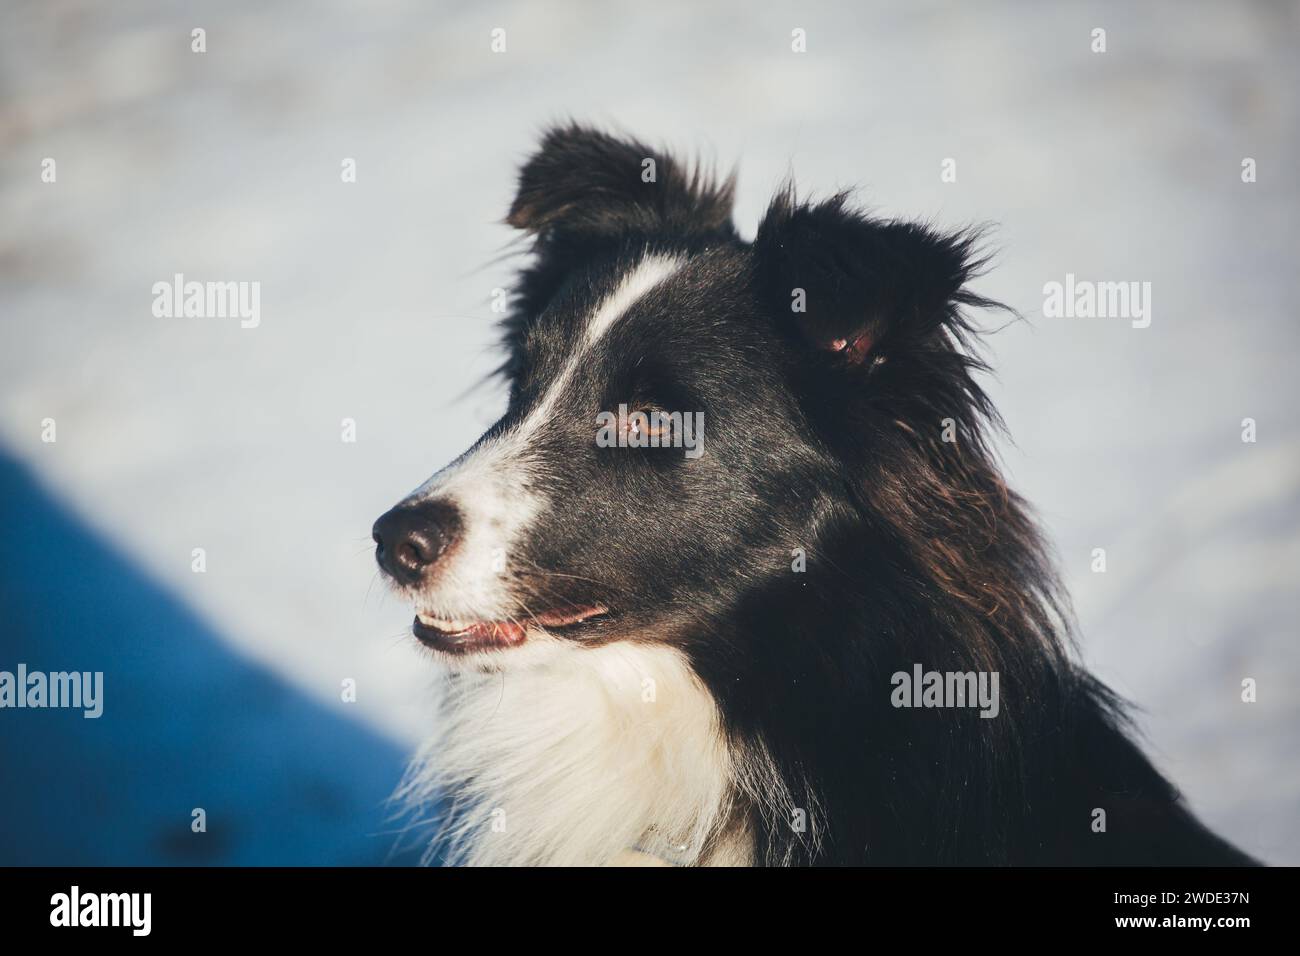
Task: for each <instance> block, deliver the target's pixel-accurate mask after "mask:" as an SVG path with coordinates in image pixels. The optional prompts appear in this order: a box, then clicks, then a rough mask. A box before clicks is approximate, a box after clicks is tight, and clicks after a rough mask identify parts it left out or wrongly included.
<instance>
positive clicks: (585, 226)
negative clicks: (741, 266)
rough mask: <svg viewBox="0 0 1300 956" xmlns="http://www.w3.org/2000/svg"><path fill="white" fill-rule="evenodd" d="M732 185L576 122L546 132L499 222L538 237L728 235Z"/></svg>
mask: <svg viewBox="0 0 1300 956" xmlns="http://www.w3.org/2000/svg"><path fill="white" fill-rule="evenodd" d="M734 187H735V183H734V181H733V179H727V180H725V181H723V182H721V183H715V182H714V181H713V180H712V179H711V178H710V177H709V176H707V175H706V174H705V173H703V172H702V171H700V170H699V169H694V168H692V167H691V166H690V165H689V164H687V163H682V162H679V161H678V160H676V159H675V158H673V157H672V156H669V155H666V154H664V153H660V152H657V151H655V150H653V149H650V148H649V147H647V146H645V145H643V144H641V143H638V142H636V141H635V140H630V139H623V138H620V137H617V136H611V135H610V134H608V133H604V132H601V131H600V130H596V129H592V128H590V127H586V126H579V125H577V124H573V125H568V126H559V127H555V128H553V129H551V130H549V131H548V132H547V133H546V134H545V136H543V138H542V143H541V146H540V147H539V148H538V150H537V152H536V153H534V154H533V155H532V157H531V158H530V159H529V160H528V162H527V163H525V164H524V167H523V169H522V170H521V171H520V173H519V191H518V193H517V194H516V195H515V200H514V202H513V203H512V204H511V206H510V214H509V215H508V216H507V217H506V222H507V223H509V224H510V225H512V226H514V227H515V228H517V229H522V230H524V231H526V232H529V233H532V234H534V235H536V236H538V238H539V239H541V240H546V241H554V240H560V241H563V240H572V241H575V242H577V243H581V242H582V241H584V240H598V241H607V240H610V239H617V238H620V237H625V236H629V235H654V234H662V233H668V234H672V235H674V236H678V237H680V236H690V235H697V236H708V235H724V236H731V235H733V234H734V228H733V227H732V224H731V204H732V193H733V192H734Z"/></svg>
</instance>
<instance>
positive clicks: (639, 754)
mask: <svg viewBox="0 0 1300 956" xmlns="http://www.w3.org/2000/svg"><path fill="white" fill-rule="evenodd" d="M734 183H735V177H734V175H733V176H732V177H730V178H728V179H725V180H720V179H719V178H717V177H716V176H713V175H710V174H709V173H707V172H706V171H703V170H701V169H700V168H699V167H698V166H692V165H690V164H686V163H683V162H679V161H678V160H677V159H675V158H674V157H673V156H671V155H668V154H665V153H663V152H660V151H656V150H654V149H651V148H649V147H647V146H645V145H643V144H641V143H638V142H636V141H634V140H632V139H628V138H623V137H621V136H618V135H612V134H609V133H606V132H604V131H600V130H597V129H593V128H588V127H584V126H581V125H576V124H568V125H561V126H557V127H553V128H551V129H549V130H548V131H547V132H546V133H545V135H544V136H543V138H542V141H541V145H540V147H539V149H538V150H537V151H536V153H535V154H534V155H533V156H532V157H531V158H530V159H529V160H528V161H527V162H526V164H525V165H524V166H523V168H522V171H521V173H520V176H519V182H518V192H517V195H516V196H515V199H514V201H513V203H512V205H511V207H510V211H509V215H508V217H507V220H506V221H507V222H508V223H509V224H510V225H511V226H514V227H515V228H517V229H519V230H521V231H522V232H523V234H524V235H525V237H527V240H528V241H529V242H530V247H529V256H530V258H529V260H528V263H527V265H526V266H525V267H524V268H523V269H522V270H521V273H520V276H519V281H518V285H517V289H516V292H515V295H514V297H513V299H512V300H511V308H510V311H509V313H508V315H507V317H506V321H505V322H504V327H503V331H504V340H505V355H506V358H505V361H504V363H503V364H502V366H501V368H500V373H501V375H502V377H503V378H504V380H505V381H506V382H507V383H508V385H509V404H508V407H507V410H506V412H505V414H504V415H503V416H502V417H501V419H500V420H499V421H498V422H497V423H496V424H495V425H493V426H492V427H491V428H490V429H488V431H487V432H486V434H484V435H483V437H482V438H480V439H479V440H478V441H477V442H476V443H475V444H474V445H473V446H472V447H471V448H470V449H469V450H468V451H466V452H465V453H464V454H463V455H462V456H461V457H460V458H458V459H457V460H456V461H454V462H453V463H451V464H450V465H449V466H447V467H446V468H445V469H443V470H442V471H440V472H438V473H437V474H435V475H434V476H433V477H432V478H430V479H429V480H428V481H426V482H425V483H424V484H423V485H421V486H420V487H419V488H418V489H417V490H416V491H415V492H413V493H412V494H411V495H409V496H408V497H407V498H405V499H404V500H403V501H401V502H400V503H399V504H398V505H397V506H396V507H394V508H393V509H392V510H390V511H388V512H387V513H385V514H384V515H383V516H382V517H380V518H379V520H378V521H377V522H376V523H375V526H374V540H375V542H376V556H377V560H378V563H379V565H380V567H381V568H382V570H383V572H384V573H385V575H386V576H387V577H388V578H389V579H390V580H391V583H392V585H393V587H394V588H395V589H396V590H397V592H398V593H400V594H401V595H402V596H403V597H404V598H407V599H409V600H410V601H411V602H412V603H413V605H414V607H415V609H416V611H417V614H416V617H415V619H414V622H413V625H412V629H413V633H414V636H415V637H416V638H417V639H418V641H419V642H420V643H421V644H422V645H424V646H425V647H427V648H428V649H429V650H430V651H431V652H432V653H433V655H434V656H435V657H436V658H437V659H438V660H439V662H440V663H441V664H442V665H444V667H443V670H444V672H445V674H446V686H445V689H444V693H443V695H442V697H441V700H440V705H439V706H440V716H439V728H440V730H439V732H438V734H437V737H436V739H435V740H433V741H432V742H431V743H430V745H429V746H428V747H426V748H425V749H424V750H423V751H422V752H421V753H420V754H419V756H418V757H417V758H416V760H415V761H414V763H413V765H412V768H411V771H410V773H409V774H408V776H407V778H406V780H405V781H404V782H403V784H402V788H401V792H402V794H403V795H404V796H405V797H406V798H407V799H409V800H411V801H413V802H416V803H419V804H422V805H424V804H429V803H431V802H433V801H438V800H441V801H442V813H441V818H442V819H441V831H440V836H439V838H438V839H437V840H436V841H434V843H433V847H434V849H432V850H431V853H432V855H433V858H435V859H437V860H439V861H442V862H452V863H464V864H480V865H483V864H488V865H539V864H541V865H606V864H623V863H627V864H636V863H645V864H653V865H665V864H666V865H723V866H727V865H943V864H956V865H966V864H981V865H987V864H992V865H1056V864H1061V865H1107V864H1121V865H1124V864H1132V865H1180V864H1189V865H1192V864H1248V863H1252V862H1254V861H1252V860H1251V859H1250V858H1249V857H1247V856H1246V855H1245V854H1243V853H1242V852H1240V851H1238V850H1237V849H1235V848H1234V847H1232V846H1230V845H1229V844H1228V843H1226V842H1225V841H1224V840H1222V839H1220V838H1219V837H1218V836H1216V835H1215V834H1213V833H1211V832H1210V831H1209V830H1208V829H1206V828H1205V827H1204V826H1203V825H1202V824H1201V823H1199V822H1198V821H1197V820H1196V818H1195V817H1194V816H1193V815H1192V813H1191V812H1190V811H1189V809H1188V807H1187V806H1186V804H1185V802H1184V801H1183V799H1182V798H1181V797H1180V795H1179V793H1178V792H1177V790H1176V789H1175V788H1174V787H1173V786H1172V785H1171V784H1170V783H1169V782H1167V781H1166V780H1165V779H1164V778H1163V777H1162V776H1161V775H1160V774H1159V773H1158V772H1157V771H1156V770H1155V768H1154V767H1153V766H1152V764H1151V763H1150V762H1149V760H1148V759H1147V758H1146V757H1145V756H1144V755H1143V754H1142V752H1141V750H1140V748H1139V746H1138V745H1137V743H1136V742H1135V740H1136V735H1135V732H1134V730H1133V728H1132V726H1131V724H1130V721H1129V718H1128V717H1127V716H1126V707H1125V705H1124V704H1123V702H1121V701H1120V700H1118V699H1117V697H1116V696H1115V695H1114V694H1113V693H1111V691H1110V690H1108V689H1107V688H1106V687H1105V686H1104V685H1102V684H1101V683H1100V682H1099V681H1097V680H1096V679H1095V678H1093V677H1092V676H1090V675H1089V674H1088V673H1087V672H1086V671H1085V670H1083V669H1082V668H1081V666H1080V665H1079V664H1078V663H1077V662H1076V659H1075V655H1074V653H1073V651H1072V647H1073V643H1074V636H1073V627H1072V624H1071V614H1070V611H1069V606H1068V601H1067V598H1066V596H1065V595H1064V594H1063V592H1062V589H1061V587H1060V585H1059V584H1058V580H1057V577H1056V575H1055V572H1054V570H1053V566H1052V561H1051V558H1050V554H1049V551H1048V549H1047V547H1046V545H1045V543H1044V539H1043V537H1042V535H1041V533H1040V531H1039V529H1038V527H1037V526H1036V523H1035V521H1034V519H1033V517H1032V515H1031V513H1030V511H1029V509H1028V508H1027V506H1026V504H1025V502H1024V501H1022V499H1021V498H1020V497H1018V496H1017V495H1016V493H1015V492H1013V491H1012V490H1010V489H1009V488H1008V487H1007V485H1006V483H1005V482H1004V480H1003V478H1002V477H1001V475H1000V473H999V469H998V467H997V464H996V461H995V458H994V455H993V453H992V451H991V448H990V436H991V435H992V434H993V433H994V431H995V430H996V429H998V428H1000V427H1001V424H1000V421H999V419H998V416H997V413H996V410H995V409H994V408H993V407H992V405H991V404H990V401H989V398H988V397H987V395H986V394H985V392H984V391H983V390H982V389H981V387H980V385H979V383H978V380H977V379H978V378H979V377H980V376H981V375H982V374H983V373H985V372H987V371H988V369H987V366H986V364H985V363H984V362H983V361H982V360H981V358H980V353H979V343H978V336H979V327H978V326H977V324H976V319H975V317H974V316H976V315H979V314H982V313H984V312H985V311H986V310H989V309H993V308H998V306H997V304H996V303H993V302H991V301H989V300H987V299H985V298H983V297H981V296H980V295H978V294H976V293H975V292H973V291H971V289H970V287H969V283H970V281H971V280H972V279H973V278H974V277H975V276H977V275H978V274H980V272H981V270H982V269H983V268H984V267H985V265H986V260H985V259H984V258H983V257H982V254H981V252H980V244H981V236H980V234H979V232H978V231H972V230H969V229H967V230H960V231H954V232H945V231H941V230H939V229H936V228H934V227H933V226H930V225H926V224H920V223H913V222H905V221H896V220H886V219H881V218H876V217H873V216H872V215H869V214H867V213H865V212H862V211H860V210H858V209H857V208H856V207H855V206H854V205H853V204H852V202H851V201H850V197H849V196H848V195H847V194H840V195H836V196H833V197H831V198H828V199H825V200H823V201H819V202H810V201H801V200H800V199H799V198H798V197H797V196H796V193H795V190H794V188H793V186H792V185H787V186H785V187H783V188H782V189H781V190H780V191H779V192H778V194H777V195H776V196H775V198H774V199H773V200H772V202H771V205H770V207H769V208H768V210H767V212H766V214H765V216H764V217H763V219H762V222H761V224H760V225H759V227H758V230H757V234H756V236H755V237H754V239H753V240H752V241H746V240H744V239H742V238H741V237H740V236H739V235H738V234H737V232H736V229H735V227H734V226H733V224H732V215H731V209H732V198H733V193H734ZM692 423H693V424H694V425H695V429H694V431H695V434H694V436H693V440H694V442H695V444H694V446H692V445H691V443H690V441H689V440H688V439H690V438H691V436H688V435H686V434H684V433H685V432H686V431H687V430H688V426H689V425H690V424H692ZM602 437H603V439H604V440H601V439H602ZM692 448H694V450H695V451H697V452H698V454H690V452H691V450H692ZM954 675H955V680H954ZM954 689H955V691H956V693H955V696H954V694H953V691H954ZM990 697H992V698H993V699H990ZM974 698H978V700H975V699H974Z"/></svg>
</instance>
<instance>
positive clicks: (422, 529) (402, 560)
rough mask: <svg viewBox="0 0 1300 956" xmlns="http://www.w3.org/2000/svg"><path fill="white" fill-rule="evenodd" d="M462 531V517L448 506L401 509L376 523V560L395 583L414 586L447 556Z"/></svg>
mask: <svg viewBox="0 0 1300 956" xmlns="http://www.w3.org/2000/svg"><path fill="white" fill-rule="evenodd" d="M459 530H460V515H459V514H458V512H457V511H456V508H455V506H453V505H450V504H447V503H446V502H443V501H423V502H420V503H419V504H415V505H398V506H397V507H396V508H394V509H392V510H391V511H387V512H385V513H384V514H382V515H380V517H379V520H378V521H376V522H375V527H374V530H373V531H372V532H371V533H372V534H373V535H374V539H375V545H376V547H375V560H376V561H378V562H379V566H380V567H381V568H383V569H384V570H385V571H387V572H388V573H389V574H390V575H391V576H392V578H393V579H394V580H395V581H397V582H399V583H400V584H415V583H416V582H417V581H419V580H420V579H421V578H423V577H424V575H425V573H426V572H427V571H428V570H429V568H431V567H432V566H433V565H434V564H435V563H437V561H438V558H440V557H441V556H442V555H444V554H446V553H447V551H448V550H449V549H450V548H451V546H452V545H453V544H454V543H455V541H456V536H457V535H458V534H459Z"/></svg>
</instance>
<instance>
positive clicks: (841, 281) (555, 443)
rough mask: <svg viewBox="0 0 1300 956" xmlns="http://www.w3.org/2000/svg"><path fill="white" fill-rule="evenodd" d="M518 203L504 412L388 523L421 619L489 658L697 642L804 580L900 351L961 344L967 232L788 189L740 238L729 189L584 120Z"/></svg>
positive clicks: (883, 416) (902, 363)
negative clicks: (522, 246)
mask: <svg viewBox="0 0 1300 956" xmlns="http://www.w3.org/2000/svg"><path fill="white" fill-rule="evenodd" d="M647 159H651V160H654V162H655V167H656V169H655V172H656V180H655V181H653V182H646V181H644V179H643V171H644V169H645V168H646V167H645V161H646V160H647ZM509 221H510V222H511V223H512V224H514V225H516V226H518V227H520V228H523V229H525V230H527V231H529V232H530V233H533V234H535V235H536V236H537V245H536V260H535V263H534V265H533V266H532V267H531V268H530V269H529V270H528V271H527V272H526V273H525V274H524V276H523V278H522V283H521V284H522V291H521V293H520V294H519V296H518V299H517V303H516V309H515V313H514V315H513V316H512V318H511V320H510V322H509V323H508V326H507V342H506V346H507V350H508V358H507V361H506V363H505V365H504V367H503V371H504V373H505V375H506V377H507V379H508V381H509V385H510V402H509V407H508V409H507V411H506V413H505V415H504V416H503V417H502V418H501V419H500V421H498V422H497V423H496V425H494V426H493V427H492V428H491V429H490V430H489V431H488V432H487V433H486V434H485V435H484V436H483V437H482V438H481V439H480V440H479V441H478V442H477V443H476V444H475V445H474V446H473V447H472V448H470V449H469V450H468V451H467V452H466V453H465V454H464V455H462V456H461V457H460V458H459V459H457V460H456V461H455V462H453V463H452V464H451V465H449V466H448V467H447V468H445V469H443V470H442V471H440V472H439V473H437V474H436V475H434V476H433V477H432V478H431V479H429V481H428V482H426V483H425V484H424V485H423V486H421V487H420V488H419V489H418V490H417V491H416V492H415V493H413V494H412V495H411V496H409V497H408V498H407V499H406V500H404V501H403V502H401V503H400V504H399V505H398V506H397V507H395V508H394V509H392V510H391V511H389V512H387V513H386V514H385V515H383V516H382V517H381V518H380V519H379V521H378V522H376V525H375V532H374V534H375V540H376V543H377V558H378V560H379V563H380V566H381V567H382V568H383V569H384V571H385V572H386V573H387V574H388V575H389V577H390V578H391V579H392V580H393V582H394V583H395V584H396V585H397V587H398V588H399V589H400V590H401V591H402V592H403V593H404V594H405V595H406V596H408V597H409V598H410V599H411V600H412V602H413V604H414V605H415V607H416V609H417V612H418V613H417V617H416V619H415V622H414V625H413V629H414V632H415V634H416V636H417V637H418V638H419V639H420V640H421V641H422V642H423V643H425V644H426V645H427V646H429V647H431V648H434V649H435V650H438V651H440V652H443V653H444V654H446V655H448V656H449V657H451V658H453V659H457V660H461V661H466V660H470V661H473V662H474V663H475V664H476V665H481V664H483V663H497V664H499V663H505V662H507V661H510V660H521V661H522V660H528V659H536V658H537V656H538V655H545V653H546V652H547V648H552V649H554V648H559V647H571V646H573V645H574V644H601V643H607V642H609V641H615V640H623V639H635V640H658V641H669V642H672V641H675V640H685V639H689V638H690V637H691V636H693V635H699V634H701V633H707V631H708V629H709V627H710V624H711V622H713V621H715V620H717V619H719V618H720V617H721V616H722V615H724V614H726V613H727V610H728V606H729V603H730V602H731V601H733V600H735V599H738V598H739V597H740V596H741V595H743V594H744V593H746V592H747V591H748V590H750V589H752V588H757V587H762V585H763V582H764V581H765V580H767V579H769V578H771V577H773V576H776V575H788V574H789V573H790V568H791V555H792V553H793V552H794V551H795V549H800V548H803V549H808V548H811V547H815V542H814V541H811V540H810V536H813V535H815V528H816V526H817V525H818V524H819V522H821V521H823V520H824V519H825V518H826V514H825V512H826V511H827V510H828V509H832V508H834V507H842V504H840V505H836V504H835V503H836V502H842V500H843V497H844V494H843V489H844V483H845V481H846V480H849V479H848V476H849V475H851V474H853V473H854V472H855V471H856V470H857V469H858V466H860V465H861V463H862V459H863V456H864V455H866V454H868V450H869V449H868V446H869V445H870V444H871V441H872V439H871V434H872V430H873V427H875V426H877V425H880V424H883V423H886V422H887V421H888V420H889V419H890V417H891V415H892V414H893V411H894V410H893V409H891V408H890V407H889V403H888V401H887V400H885V399H887V397H888V396H890V395H891V394H896V393H897V388H898V383H897V382H894V383H893V384H892V385H891V382H890V377H891V375H892V374H893V372H894V368H895V367H896V368H897V369H898V370H899V371H900V372H901V374H903V375H907V374H908V373H907V369H908V364H909V361H912V362H913V364H914V362H915V360H917V359H918V358H920V359H921V360H922V361H925V360H927V359H926V356H927V354H928V353H929V352H931V351H934V350H936V349H937V350H940V351H942V350H950V343H948V342H947V339H946V338H945V337H944V335H943V331H942V322H943V320H944V318H945V316H946V314H947V312H946V310H947V307H948V303H949V302H950V300H951V297H952V296H953V295H954V294H955V293H956V290H957V288H958V287H959V286H960V283H961V281H962V280H963V279H964V278H965V270H966V268H967V267H966V266H965V265H964V262H965V259H964V256H965V252H966V250H965V248H964V247H962V245H961V243H960V241H956V242H955V241H952V240H945V239H943V238H942V237H938V236H936V235H934V234H932V233H929V232H928V231H926V230H922V229H918V228H916V227H911V226H900V225H897V224H889V223H879V222H874V221H871V220H868V219H865V218H863V217H861V216H858V215H856V214H853V213H850V212H848V211H846V210H845V209H844V207H843V204H842V202H841V201H840V200H834V201H831V202H829V203H826V204H823V205H821V206H816V207H807V206H798V205H796V204H795V203H794V201H793V199H792V198H791V197H790V196H789V195H783V196H782V197H779V198H778V200H777V201H776V202H775V203H774V205H773V208H772V210H771V211H769V213H768V215H767V217H766V219H765V220H764V222H763V224H762V226H761V228H760V231H759V235H758V237H757V238H756V240H755V241H754V242H753V243H745V242H742V241H741V240H739V239H738V238H737V237H736V236H735V233H734V231H733V229H732V226H731V224H730V185H729V184H727V185H724V186H722V187H717V188H715V187H712V186H710V185H709V184H708V183H707V182H705V181H704V180H702V179H700V178H699V177H693V176H691V175H689V174H688V173H686V172H685V171H684V170H683V169H682V168H681V167H679V166H678V165H677V164H675V163H674V162H673V161H672V160H671V159H670V158H666V157H662V156H660V155H658V154H656V153H654V152H652V151H650V150H647V149H645V148H644V147H642V146H639V145H637V144H635V143H630V142H623V141H620V140H615V139H612V138H610V137H607V136H604V135H602V134H598V133H593V132H589V131H585V130H581V129H576V128H570V129H565V130H560V131H556V132H553V133H552V134H550V135H549V136H548V137H547V139H546V141H545V143H544V144H543V147H542V149H541V151H540V152H539V153H538V154H537V155H536V156H535V157H534V158H533V159H532V160H531V161H530V162H529V164H528V165H527V166H526V167H525V169H524V172H523V174H522V176H521V185H520V192H519V195H518V198H517V199H516V200H515V203H514V206H513V208H512V210H511V215H510V219H509ZM909 273H914V274H909ZM918 277H920V278H918ZM929 313H935V314H933V315H929ZM900 314H901V315H902V316H903V317H904V318H905V319H907V321H904V322H899V321H895V319H896V317H897V316H899V315H900ZM895 349H897V351H895ZM896 359H897V360H896ZM891 365H892V366H893V367H891ZM873 395H874V397H875V399H876V400H877V401H882V400H884V401H883V404H880V405H878V406H873V405H872V402H871V398H872V396H873ZM524 648H530V649H531V650H528V651H524V650H523V649H524ZM485 655H490V656H485Z"/></svg>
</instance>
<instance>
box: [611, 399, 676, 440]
mask: <svg viewBox="0 0 1300 956" xmlns="http://www.w3.org/2000/svg"><path fill="white" fill-rule="evenodd" d="M623 431H624V432H626V433H627V435H628V437H636V438H638V439H649V438H658V439H660V440H661V441H662V440H663V439H665V438H672V435H673V422H672V418H671V417H670V416H669V415H668V414H667V413H666V412H664V411H663V409H659V408H654V407H653V406H646V407H642V408H638V409H636V410H634V411H630V412H628V414H627V421H626V422H625V423H624V425H623Z"/></svg>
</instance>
